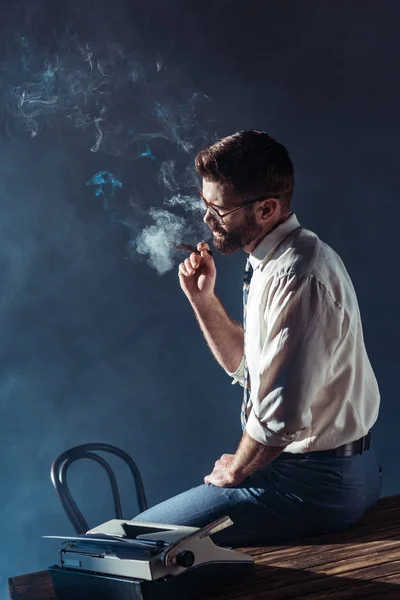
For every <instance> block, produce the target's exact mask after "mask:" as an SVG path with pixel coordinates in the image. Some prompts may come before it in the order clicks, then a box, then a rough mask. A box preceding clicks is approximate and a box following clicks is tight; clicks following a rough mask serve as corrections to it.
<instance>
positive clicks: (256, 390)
mask: <svg viewBox="0 0 400 600" xmlns="http://www.w3.org/2000/svg"><path fill="white" fill-rule="evenodd" d="M264 320H265V324H266V331H267V335H266V339H265V340H263V344H262V348H261V353H260V360H259V364H258V365H254V366H253V365H249V366H250V373H251V399H252V410H251V413H250V415H249V418H248V421H247V425H246V431H247V432H248V434H249V435H250V436H251V437H252V438H253V439H255V440H256V441H258V442H260V443H261V444H265V445H270V446H286V445H287V444H289V443H291V442H293V441H295V440H296V439H297V438H298V437H299V434H300V432H301V431H302V430H303V429H305V428H306V427H309V426H310V424H311V419H312V411H311V407H312V403H313V400H314V399H315V398H316V397H317V395H318V394H319V393H321V390H322V388H323V386H324V383H325V381H326V377H327V373H328V370H329V368H330V361H331V358H332V354H333V352H334V349H335V347H336V345H337V343H338V340H339V339H340V333H341V327H342V322H343V309H342V307H341V306H340V305H339V304H337V303H336V302H335V301H334V299H333V298H332V296H331V294H330V292H329V291H328V290H327V289H326V287H325V286H324V285H323V284H321V283H320V282H319V281H318V279H316V278H315V277H314V276H309V275H302V276H298V275H295V274H288V275H285V276H279V277H278V276H277V277H276V278H275V279H274V281H273V282H272V284H271V287H270V289H269V290H268V294H267V299H266V305H265V310H264Z"/></svg>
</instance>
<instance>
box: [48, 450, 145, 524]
mask: <svg viewBox="0 0 400 600" xmlns="http://www.w3.org/2000/svg"><path fill="white" fill-rule="evenodd" d="M94 452H109V453H110V454H114V455H116V456H119V458H121V459H122V460H123V461H124V462H125V463H126V464H127V465H128V467H129V469H130V471H131V473H132V476H133V481H134V483H135V488H136V498H137V502H138V506H139V512H143V511H144V510H146V509H147V501H146V495H145V492H144V487H143V482H142V478H141V475H140V472H139V469H138V468H137V466H136V463H135V462H134V461H133V460H132V458H131V457H130V456H129V454H127V453H126V452H124V451H123V450H121V449H120V448H117V447H115V446H111V445H110V444H102V443H92V444H82V445H80V446H74V447H73V448H70V449H69V450H66V451H65V452H63V453H62V454H60V456H58V457H57V458H56V459H55V461H54V462H53V464H52V465H51V471H50V476H51V481H52V483H53V485H54V488H55V490H56V492H57V495H58V497H59V499H60V501H61V504H62V505H63V507H64V510H65V512H66V514H67V516H68V518H69V520H70V521H71V523H72V525H73V527H74V529H75V531H76V533H77V534H81V533H86V531H88V530H89V529H90V528H89V525H88V524H87V521H86V520H85V518H84V516H83V514H82V513H81V511H80V510H79V508H78V506H77V505H76V502H75V501H74V499H73V498H72V496H71V493H70V491H69V488H68V485H67V471H68V468H69V466H70V465H71V464H72V463H73V462H75V461H77V460H79V459H81V458H88V459H90V460H94V461H95V462H97V463H98V464H100V465H101V466H102V467H103V468H104V470H105V471H106V473H107V475H108V479H109V481H110V485H111V490H112V495H113V501H114V510H115V518H116V519H122V518H123V517H122V510H121V499H120V495H119V490H118V485H117V480H116V478H115V475H114V472H113V470H112V469H111V467H110V465H109V464H108V462H107V461H106V460H104V458H102V457H101V456H98V455H97V454H94Z"/></svg>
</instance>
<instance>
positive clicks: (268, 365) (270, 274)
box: [228, 214, 380, 453]
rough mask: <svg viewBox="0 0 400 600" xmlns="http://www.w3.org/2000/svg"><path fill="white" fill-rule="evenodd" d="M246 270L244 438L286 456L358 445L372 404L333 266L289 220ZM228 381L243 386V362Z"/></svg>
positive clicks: (373, 413) (356, 326)
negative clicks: (247, 382) (247, 402)
mask: <svg viewBox="0 0 400 600" xmlns="http://www.w3.org/2000/svg"><path fill="white" fill-rule="evenodd" d="M250 262H251V265H252V267H253V269H254V273H253V277H252V280H251V284H250V290H249V296H248V303H247V317H246V334H245V336H246V339H245V344H246V356H247V362H248V367H249V378H250V388H251V401H252V408H251V412H250V414H249V418H248V421H247V425H246V431H247V433H248V434H249V435H250V436H251V437H252V438H253V439H255V440H256V441H258V442H260V443H261V444H265V445H267V446H285V445H287V444H288V445H287V447H286V448H285V451H286V452H295V453H297V452H300V453H303V452H311V451H315V450H330V449H333V448H337V447H338V446H341V445H342V444H346V443H348V442H353V441H355V440H357V439H359V438H361V437H362V436H364V435H366V434H367V433H368V430H369V429H370V428H371V427H372V426H373V424H374V423H375V421H376V419H377V417H378V410H379V404H380V394H379V389H378V384H377V381H376V378H375V375H374V373H373V370H372V367H371V364H370V361H369V359H368V355H367V352H366V349H365V344H364V338H363V331H362V325H361V317H360V311H359V307H358V302H357V297H356V293H355V291H354V287H353V284H352V282H351V280H350V277H349V274H348V273H347V271H346V268H345V266H344V264H343V262H342V260H341V258H340V257H339V256H338V255H337V254H336V252H335V251H334V250H332V248H330V247H329V246H328V245H327V244H325V243H324V242H322V241H321V240H320V239H319V238H318V236H317V235H316V234H315V233H313V232H311V231H308V230H307V229H304V228H302V227H300V224H299V222H298V220H297V217H296V215H294V214H293V215H292V216H291V217H289V219H287V220H286V221H285V222H284V223H282V224H281V225H280V226H279V227H277V228H276V229H275V230H274V231H272V232H271V233H270V234H268V235H267V236H266V237H265V238H264V239H263V240H262V241H261V242H260V244H259V245H258V246H257V247H256V248H255V249H254V250H253V252H252V253H251V254H250ZM228 374H229V375H231V376H232V377H233V378H234V381H233V383H236V382H237V381H238V382H239V383H240V384H241V385H243V381H244V379H243V376H244V360H243V359H242V362H241V364H240V366H239V368H238V369H237V371H235V372H234V373H228Z"/></svg>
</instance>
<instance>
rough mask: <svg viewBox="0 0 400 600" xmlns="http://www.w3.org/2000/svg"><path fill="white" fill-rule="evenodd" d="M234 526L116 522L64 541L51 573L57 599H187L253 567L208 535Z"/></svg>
mask: <svg viewBox="0 0 400 600" xmlns="http://www.w3.org/2000/svg"><path fill="white" fill-rule="evenodd" d="M232 524H233V523H232V521H231V519H230V518H229V517H222V518H221V519H218V520H217V521H214V522H213V523H210V524H209V525H207V526H205V527H202V528H198V527H181V526H177V525H168V524H165V525H164V524H158V523H157V524H156V523H145V522H138V521H123V520H119V519H113V520H111V521H107V522H106V523H103V524H102V525H100V526H98V527H95V528H94V529H91V530H90V531H88V532H87V533H86V534H84V535H78V536H74V537H61V536H44V537H46V538H56V539H61V540H63V542H62V545H61V548H60V549H59V550H58V560H57V564H55V565H53V566H51V567H50V568H49V573H50V577H51V579H52V582H53V587H54V591H55V594H56V596H57V598H58V600H92V599H93V600H136V599H137V600H169V599H174V600H189V599H192V598H204V597H205V594H206V593H207V592H209V591H212V590H213V589H214V588H215V587H217V586H219V585H222V584H223V583H226V582H230V581H231V580H232V579H233V578H236V577H240V576H241V575H244V574H245V573H247V572H248V570H249V569H250V568H251V567H252V566H253V564H254V561H253V559H252V558H251V557H250V556H248V555H246V554H244V553H242V552H237V551H234V550H232V549H230V548H223V547H221V546H218V545H217V544H215V543H214V542H213V541H212V539H211V538H210V535H212V534H214V533H217V531H220V530H222V529H224V528H225V527H229V526H231V525H232Z"/></svg>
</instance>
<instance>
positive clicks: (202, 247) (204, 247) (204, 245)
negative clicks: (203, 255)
mask: <svg viewBox="0 0 400 600" xmlns="http://www.w3.org/2000/svg"><path fill="white" fill-rule="evenodd" d="M209 249H210V246H209V245H208V244H207V242H199V243H198V244H197V250H198V251H199V252H201V251H202V250H209Z"/></svg>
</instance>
